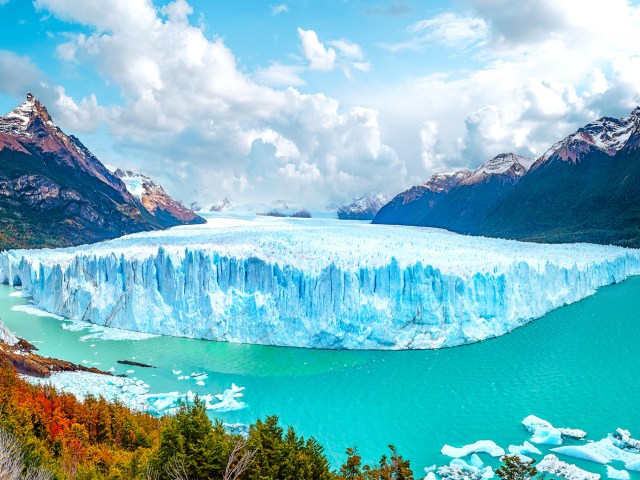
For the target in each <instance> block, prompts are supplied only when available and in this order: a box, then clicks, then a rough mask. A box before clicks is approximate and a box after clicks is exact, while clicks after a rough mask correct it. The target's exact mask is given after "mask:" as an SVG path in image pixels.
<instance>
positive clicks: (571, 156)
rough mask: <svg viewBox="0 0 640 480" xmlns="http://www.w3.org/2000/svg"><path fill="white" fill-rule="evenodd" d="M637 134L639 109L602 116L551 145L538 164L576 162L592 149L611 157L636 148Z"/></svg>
mask: <svg viewBox="0 0 640 480" xmlns="http://www.w3.org/2000/svg"><path fill="white" fill-rule="evenodd" d="M639 132H640V107H636V108H635V109H634V110H633V111H632V112H631V114H630V115H629V116H627V117H624V118H620V119H618V118H611V117H603V118H601V119H599V120H596V121H595V122H591V123H589V124H588V125H585V126H584V127H582V128H580V129H578V131H577V132H576V133H574V134H572V135H569V136H568V137H566V138H565V139H563V140H561V141H559V142H558V143H556V144H554V145H553V146H552V147H551V148H550V149H549V150H547V151H546V152H545V153H544V154H543V155H542V156H541V157H540V161H541V163H542V162H546V161H548V160H549V159H551V158H552V157H557V158H561V159H562V160H566V161H572V162H575V161H577V159H578V158H579V157H580V156H581V155H582V154H584V153H588V152H590V151H594V150H599V151H601V152H604V153H606V154H607V155H609V156H610V157H612V156H614V155H615V154H616V153H618V152H619V151H620V150H622V149H623V148H624V147H625V146H627V145H628V146H629V147H633V148H637V147H638V141H639V140H640V136H639V135H638V134H639ZM630 140H631V141H630Z"/></svg>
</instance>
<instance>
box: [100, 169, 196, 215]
mask: <svg viewBox="0 0 640 480" xmlns="http://www.w3.org/2000/svg"><path fill="white" fill-rule="evenodd" d="M112 173H113V174H114V175H115V176H116V177H118V178H119V179H120V180H122V181H123V182H124V184H125V185H126V187H127V190H128V191H129V193H131V194H132V195H133V196H134V197H136V199H137V200H139V201H140V202H141V203H142V205H143V206H144V208H146V209H147V211H149V213H151V215H153V216H154V217H155V218H157V219H158V220H159V221H160V222H161V223H162V224H163V225H166V226H171V227H174V226H177V225H195V224H201V223H207V221H206V220H205V219H204V218H202V217H200V216H198V215H196V214H195V213H194V212H193V211H192V210H190V209H188V208H187V207H185V206H184V205H182V204H181V203H180V202H177V201H175V200H174V199H173V198H171V197H170V196H169V195H168V194H167V192H165V191H164V188H162V186H161V185H159V184H157V183H156V182H154V181H153V180H152V179H151V178H149V177H147V176H146V175H142V174H141V173H136V172H132V171H130V170H126V171H125V170H121V169H119V168H117V169H115V170H113V171H112Z"/></svg>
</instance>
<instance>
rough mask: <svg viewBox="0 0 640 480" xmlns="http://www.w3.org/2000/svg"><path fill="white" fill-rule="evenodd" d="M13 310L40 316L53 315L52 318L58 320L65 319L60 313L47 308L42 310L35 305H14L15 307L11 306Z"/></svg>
mask: <svg viewBox="0 0 640 480" xmlns="http://www.w3.org/2000/svg"><path fill="white" fill-rule="evenodd" d="M11 310H13V311H14V312H22V313H26V314H27V315H36V316H38V317H51V318H55V319H56V320H63V318H62V317H61V316H60V315H56V314H55V313H50V312H47V311H45V310H42V309H41V308H38V307H36V306H35V305H14V306H13V307H11Z"/></svg>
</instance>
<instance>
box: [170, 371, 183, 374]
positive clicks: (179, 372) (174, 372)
mask: <svg viewBox="0 0 640 480" xmlns="http://www.w3.org/2000/svg"><path fill="white" fill-rule="evenodd" d="M172 371H173V374H174V375H180V374H181V373H182V370H172Z"/></svg>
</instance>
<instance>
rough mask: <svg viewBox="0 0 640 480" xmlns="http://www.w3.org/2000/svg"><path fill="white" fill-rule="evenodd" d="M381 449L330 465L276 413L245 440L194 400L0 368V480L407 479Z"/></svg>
mask: <svg viewBox="0 0 640 480" xmlns="http://www.w3.org/2000/svg"><path fill="white" fill-rule="evenodd" d="M389 450H390V451H389V454H388V455H382V457H381V459H380V461H379V462H378V463H377V464H375V465H363V463H362V458H361V457H360V455H359V454H358V450H357V448H355V447H354V448H348V449H347V451H346V460H345V462H344V464H343V465H342V466H341V467H340V468H339V469H338V470H337V471H332V469H331V466H330V465H329V461H328V460H327V457H326V455H325V454H324V450H323V447H322V446H321V445H320V444H319V443H318V442H317V441H316V440H315V439H314V438H307V439H305V438H303V437H302V436H299V435H297V434H296V432H295V431H294V430H293V428H291V427H289V428H288V429H286V430H285V429H284V428H283V427H281V426H280V425H279V424H278V419H277V417H274V416H272V417H267V418H266V419H264V420H258V421H257V422H256V423H255V424H253V425H251V426H250V428H249V433H248V435H247V436H246V437H243V436H240V435H235V434H232V433H229V432H228V431H226V430H225V429H224V428H223V426H222V423H220V422H214V423H212V422H211V420H210V419H209V418H208V416H207V414H206V410H205V407H204V404H203V402H201V401H199V400H197V399H196V401H195V402H194V403H192V404H185V405H182V406H181V407H180V409H179V410H178V412H177V414H176V415H175V416H172V417H165V418H162V419H158V418H155V417H153V416H151V415H148V414H146V413H139V412H134V411H132V410H131V409H129V408H128V407H126V406H124V405H122V404H118V403H110V402H107V401H105V400H104V399H101V398H92V397H90V398H88V399H87V400H86V401H85V402H84V403H81V402H79V401H78V400H77V399H76V398H75V397H74V396H73V395H70V394H63V393H58V392H56V391H55V390H54V389H52V388H50V387H40V386H34V385H31V384H29V383H27V382H25V381H24V380H22V379H21V378H20V377H19V376H18V375H17V373H16V371H15V369H14V368H13V367H11V365H9V364H8V363H4V364H3V365H2V366H0V479H2V480H54V479H56V480H57V479H60V480H62V479H65V480H66V479H76V480H94V479H114V480H115V479H119V480H120V479H121V480H124V479H127V480H130V479H131V480H135V479H144V480H201V479H220V480H276V479H278V480H340V479H350V480H413V479H414V476H413V473H412V471H411V466H410V463H409V461H408V460H405V459H403V458H402V456H401V455H400V454H399V453H398V452H397V451H396V449H395V448H394V447H393V446H392V445H390V446H389ZM503 461H504V462H505V463H504V465H503V466H502V467H501V468H499V469H498V470H496V474H497V475H498V477H500V478H501V479H502V480H529V479H530V478H532V477H534V476H535V475H536V473H537V472H536V469H535V467H534V466H533V463H526V464H525V463H523V462H521V461H520V460H519V459H518V458H517V457H509V456H506V457H504V459H503ZM460 474H461V475H462V476H463V477H464V475H463V472H460ZM461 478H462V477H461Z"/></svg>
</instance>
